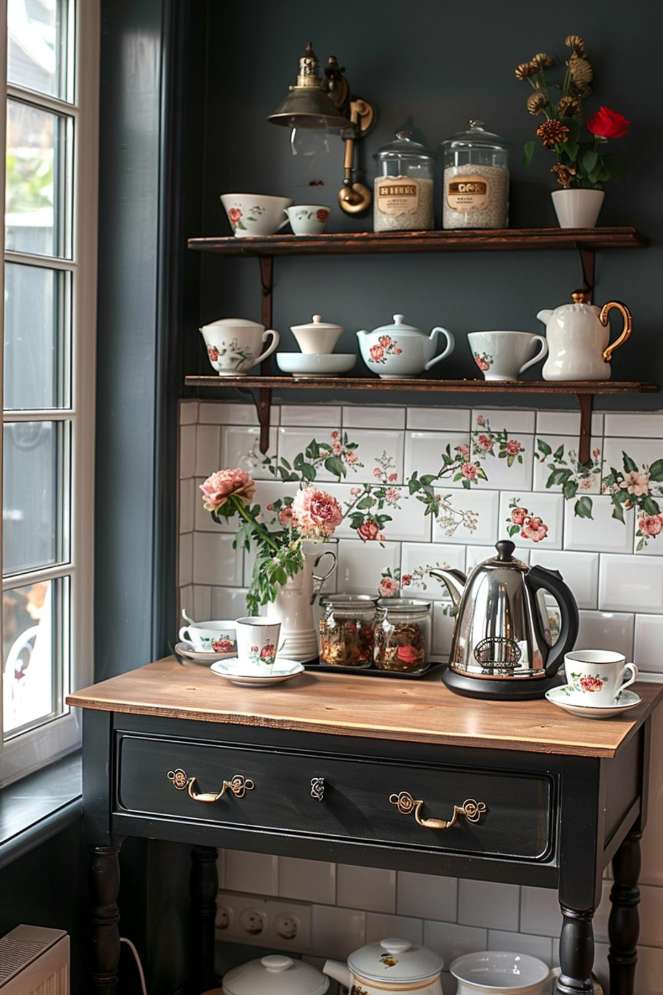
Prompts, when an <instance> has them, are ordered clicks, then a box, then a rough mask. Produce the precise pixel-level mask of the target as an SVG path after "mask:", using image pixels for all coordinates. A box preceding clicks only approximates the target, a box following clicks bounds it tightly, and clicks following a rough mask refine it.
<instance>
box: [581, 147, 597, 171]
mask: <svg viewBox="0 0 663 995" xmlns="http://www.w3.org/2000/svg"><path fill="white" fill-rule="evenodd" d="M598 161H599V156H598V152H596V150H595V149H592V148H589V149H586V151H585V152H583V154H582V166H583V169H586V170H587V172H588V173H593V172H594V170H595V169H596V166H597V164H598Z"/></svg>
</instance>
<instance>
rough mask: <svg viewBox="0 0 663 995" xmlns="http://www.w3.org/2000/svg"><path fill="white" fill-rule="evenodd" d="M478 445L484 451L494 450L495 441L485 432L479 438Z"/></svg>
mask: <svg viewBox="0 0 663 995" xmlns="http://www.w3.org/2000/svg"><path fill="white" fill-rule="evenodd" d="M477 444H478V445H479V446H481V448H482V449H486V450H488V449H492V448H493V440H492V439H491V437H490V436H489V435H484V434H483V432H482V433H481V435H480V436H479V437H478V439H477Z"/></svg>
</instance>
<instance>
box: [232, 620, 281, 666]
mask: <svg viewBox="0 0 663 995" xmlns="http://www.w3.org/2000/svg"><path fill="white" fill-rule="evenodd" d="M235 625H236V629H237V659H238V660H239V662H240V664H241V666H242V668H243V669H244V670H251V669H253V668H258V670H261V669H264V668H265V667H271V666H272V664H273V663H275V661H276V657H277V654H278V651H279V635H280V632H281V623H280V622H279V621H276V620H274V619H272V618H264V617H263V616H261V615H246V616H245V617H244V618H238V619H237V622H236V623H235Z"/></svg>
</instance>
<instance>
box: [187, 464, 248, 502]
mask: <svg viewBox="0 0 663 995" xmlns="http://www.w3.org/2000/svg"><path fill="white" fill-rule="evenodd" d="M255 489H256V485H255V484H254V482H253V480H252V478H251V477H250V476H249V474H248V473H247V472H246V470H240V469H239V467H236V468H235V469H234V470H217V471H216V473H213V474H212V475H211V476H210V477H208V478H207V480H206V481H204V483H202V484H201V485H200V491H201V493H202V495H203V508H205V510H206V511H218V510H219V509H220V508H223V506H224V504H225V503H226V502H227V501H228V498H230V497H238V498H240V499H241V500H242V501H250V500H251V498H252V497H253V495H254V494H255Z"/></svg>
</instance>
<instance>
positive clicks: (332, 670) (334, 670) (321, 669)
mask: <svg viewBox="0 0 663 995" xmlns="http://www.w3.org/2000/svg"><path fill="white" fill-rule="evenodd" d="M444 666H446V665H445V664H444V663H425V664H424V665H423V667H418V668H417V670H409V671H405V670H380V669H379V668H378V667H334V666H332V665H331V664H328V663H320V661H319V660H310V661H309V662H308V663H305V664H304V667H305V668H306V670H310V671H312V672H316V671H317V672H318V673H325V674H360V675H361V676H362V677H399V678H401V679H402V680H406V681H416V680H418V679H419V678H420V677H427V676H428V675H429V674H430V673H431V672H432V671H434V670H439V669H441V668H442V667H444Z"/></svg>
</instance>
